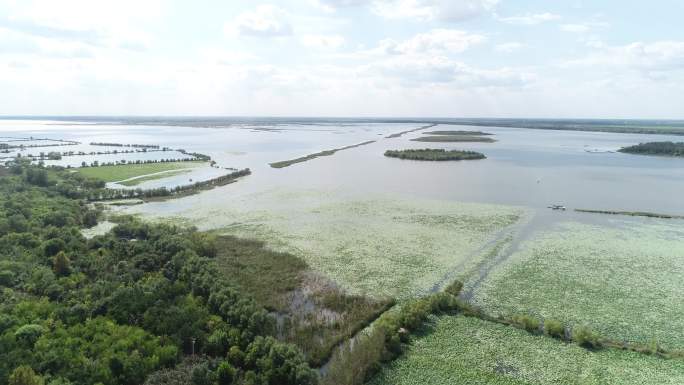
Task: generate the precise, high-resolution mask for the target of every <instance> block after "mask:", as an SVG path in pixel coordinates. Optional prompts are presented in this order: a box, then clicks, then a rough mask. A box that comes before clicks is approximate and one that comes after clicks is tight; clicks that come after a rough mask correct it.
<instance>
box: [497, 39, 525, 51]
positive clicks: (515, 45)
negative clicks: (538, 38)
mask: <svg viewBox="0 0 684 385" xmlns="http://www.w3.org/2000/svg"><path fill="white" fill-rule="evenodd" d="M524 47H525V44H523V43H519V42H517V41H511V42H508V43H501V44H497V45H496V46H495V47H494V50H495V51H497V52H503V53H513V52H516V51H519V50H521V49H522V48H524Z"/></svg>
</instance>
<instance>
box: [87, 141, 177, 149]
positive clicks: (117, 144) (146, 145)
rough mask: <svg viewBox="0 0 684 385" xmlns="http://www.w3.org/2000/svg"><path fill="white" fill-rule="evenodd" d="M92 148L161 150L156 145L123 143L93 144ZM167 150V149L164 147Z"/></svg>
mask: <svg viewBox="0 0 684 385" xmlns="http://www.w3.org/2000/svg"><path fill="white" fill-rule="evenodd" d="M90 145H91V146H104V147H134V148H159V145H156V144H123V143H105V142H91V143H90ZM164 148H166V147H164Z"/></svg>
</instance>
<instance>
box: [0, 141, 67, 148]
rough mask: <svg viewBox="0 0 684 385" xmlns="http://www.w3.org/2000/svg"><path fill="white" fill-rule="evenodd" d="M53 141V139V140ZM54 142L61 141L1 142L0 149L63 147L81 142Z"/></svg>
mask: <svg viewBox="0 0 684 385" xmlns="http://www.w3.org/2000/svg"><path fill="white" fill-rule="evenodd" d="M35 140H51V139H35ZM51 141H52V140H51ZM54 142H59V143H52V144H17V145H10V144H8V143H0V150H16V149H24V148H37V147H61V146H75V145H77V144H79V143H78V142H71V141H66V140H54Z"/></svg>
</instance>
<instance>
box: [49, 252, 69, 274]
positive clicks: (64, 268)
mask: <svg viewBox="0 0 684 385" xmlns="http://www.w3.org/2000/svg"><path fill="white" fill-rule="evenodd" d="M52 271H54V272H55V274H56V275H58V276H62V277H63V276H66V275H69V273H70V272H71V261H70V260H69V257H67V255H66V254H64V252H63V251H60V252H59V253H57V255H55V256H54V258H53V259H52Z"/></svg>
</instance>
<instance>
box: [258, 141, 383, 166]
mask: <svg viewBox="0 0 684 385" xmlns="http://www.w3.org/2000/svg"><path fill="white" fill-rule="evenodd" d="M371 143H375V141H374V140H369V141H367V142H363V143H358V144H354V145H351V146H346V147H340V148H335V149H332V150H325V151H321V152H317V153H315V154H310V155H306V156H302V157H301V158H296V159H290V160H284V161H281V162H275V163H270V166H271V167H273V168H283V167H288V166H292V165H293V164H295V163H301V162H306V161H307V160H311V159H316V158H318V157H321V156H330V155H333V154H335V153H336V152H338V151H343V150H348V149H350V148H354V147H360V146H365V145H367V144H371Z"/></svg>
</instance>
